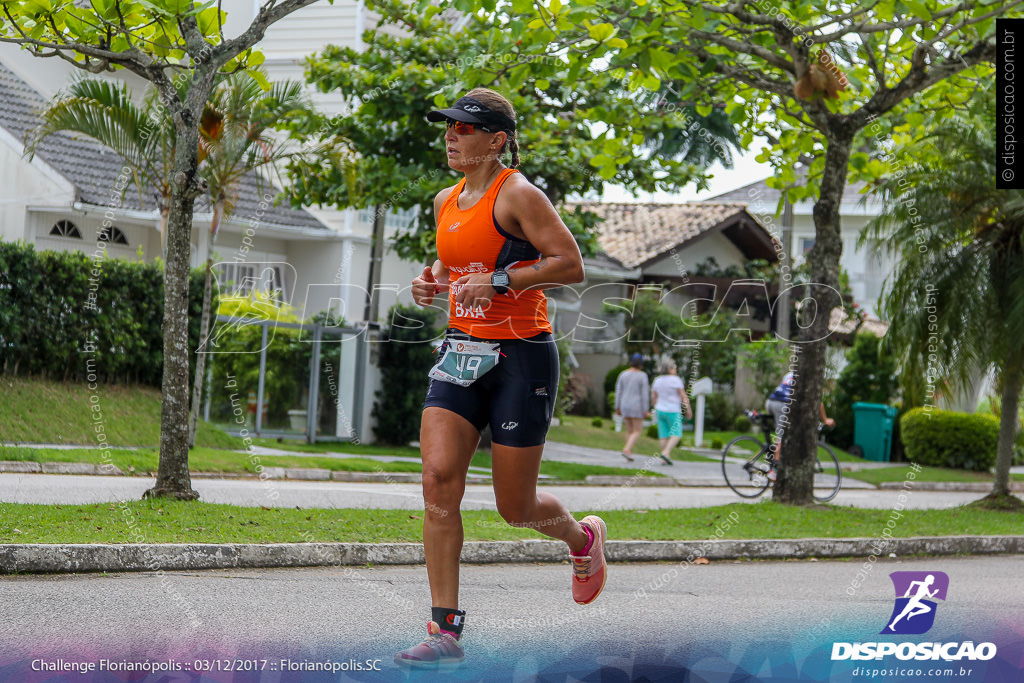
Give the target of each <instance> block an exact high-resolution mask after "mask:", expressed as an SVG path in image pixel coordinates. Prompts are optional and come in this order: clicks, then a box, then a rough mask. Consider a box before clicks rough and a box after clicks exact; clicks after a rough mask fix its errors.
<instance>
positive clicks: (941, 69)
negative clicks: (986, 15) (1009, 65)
mask: <svg viewBox="0 0 1024 683" xmlns="http://www.w3.org/2000/svg"><path fill="white" fill-rule="evenodd" d="M923 55H924V49H923V44H922V45H918V47H917V48H915V49H914V57H913V58H912V59H911V68H910V71H908V72H907V74H906V75H905V76H904V77H903V78H902V79H901V80H900V81H899V83H897V84H896V85H895V86H893V87H892V88H880V89H879V90H877V91H876V92H875V94H874V95H872V96H871V99H869V100H868V101H867V102H866V103H865V104H864V106H863V107H861V108H860V109H858V110H856V111H854V112H852V113H850V114H848V115H847V120H848V121H849V122H850V123H851V124H852V125H854V126H856V127H857V128H858V129H859V128H862V127H863V126H865V125H867V122H868V121H869V120H871V119H873V118H875V117H877V116H880V115H881V114H884V113H885V112H887V111H889V110H890V109H892V108H893V107H894V106H896V105H897V104H899V103H900V102H902V101H903V100H905V99H907V98H908V97H910V96H911V95H914V94H915V93H918V92H921V91H923V90H927V89H928V88H930V87H931V86H933V85H935V84H936V83H939V82H940V81H942V80H944V79H946V78H948V77H950V76H953V75H955V74H958V73H960V72H961V71H963V70H965V69H968V68H970V67H972V66H974V65H976V64H980V63H981V62H991V61H994V60H995V57H996V46H995V43H994V42H991V41H981V42H979V43H977V44H975V45H974V47H972V48H971V49H970V50H968V51H967V52H966V53H965V54H963V55H961V58H960V59H959V60H955V61H948V62H942V63H941V64H936V65H933V66H932V68H931V70H930V71H929V70H928V66H927V63H926V62H925V60H924V58H923Z"/></svg>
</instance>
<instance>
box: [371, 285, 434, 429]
mask: <svg viewBox="0 0 1024 683" xmlns="http://www.w3.org/2000/svg"><path fill="white" fill-rule="evenodd" d="M388 318H389V320H391V321H392V324H391V326H390V327H389V328H388V329H387V333H386V334H385V336H384V339H383V340H382V343H381V344H380V370H381V387H382V388H381V389H380V390H379V391H378V392H377V402H376V403H375V404H374V406H373V416H374V417H375V418H376V420H377V426H376V427H374V429H373V431H374V433H375V434H376V435H377V438H378V439H379V440H380V441H382V442H384V443H389V444H399V445H405V444H407V443H409V442H410V441H412V440H413V439H416V438H418V437H419V433H420V415H421V413H422V411H423V397H424V395H425V394H426V392H427V385H428V384H429V383H430V380H429V378H428V377H427V373H428V372H429V371H430V367H431V366H432V365H433V364H434V361H435V360H436V359H435V357H434V348H433V346H432V345H431V344H430V340H432V339H434V338H435V337H437V330H436V329H435V328H434V311H433V310H430V309H424V308H420V307H419V306H401V305H398V306H394V307H392V309H391V314H390V315H389V316H388ZM398 322H401V324H396V323H398Z"/></svg>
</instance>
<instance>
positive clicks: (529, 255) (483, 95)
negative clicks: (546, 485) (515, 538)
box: [395, 88, 607, 668]
mask: <svg viewBox="0 0 1024 683" xmlns="http://www.w3.org/2000/svg"><path fill="white" fill-rule="evenodd" d="M515 117H516V115H515V110H514V109H513V108H512V104H511V103H510V102H509V101H508V100H506V99H505V98H504V97H503V96H501V95H500V94H498V93H497V92H495V91H493V90H489V89H487V88H476V89H474V90H471V91H470V92H469V93H467V95H466V96H465V97H462V98H461V99H459V100H458V101H457V102H456V103H455V104H454V105H453V106H452V107H451V108H450V109H441V110H435V111H431V112H430V113H429V114H427V119H428V120H429V121H432V122H435V123H437V122H441V121H444V122H445V123H446V124H447V131H446V132H445V136H444V142H445V147H446V150H447V153H448V165H449V166H450V167H451V168H453V169H455V170H456V171H459V172H461V173H463V174H465V177H464V178H463V179H462V180H460V181H459V182H458V184H456V185H455V186H453V187H449V188H446V189H444V190H442V191H441V192H439V193H438V195H437V197H435V198H434V215H435V216H436V221H437V253H438V260H437V261H435V262H434V265H433V267H432V268H424V269H423V273H422V274H421V275H420V276H419V277H417V278H416V279H414V280H413V282H412V284H413V298H414V299H415V301H416V303H417V304H418V305H420V306H429V305H431V303H432V301H433V299H434V296H435V295H436V294H439V293H441V292H444V291H447V294H448V315H449V323H448V324H449V329H448V332H447V335H446V338H445V341H444V343H443V344H442V346H441V348H440V349H439V351H438V357H439V361H438V364H437V365H436V366H435V367H434V369H433V370H431V372H430V375H431V377H432V381H431V383H430V387H429V389H428V390H427V397H426V400H425V401H424V403H423V416H422V423H421V427H420V450H421V451H422V457H423V499H424V503H425V508H426V510H425V512H424V516H423V548H424V553H425V555H426V562H427V579H428V581H429V583H430V597H431V601H432V608H431V614H430V621H429V622H428V624H427V634H428V635H427V639H426V640H425V641H423V642H422V643H420V644H419V645H416V646H414V647H411V648H409V649H407V650H403V651H402V652H399V653H398V654H396V655H395V662H396V663H398V664H399V665H401V666H405V667H424V668H434V667H439V666H446V665H457V664H458V663H459V662H461V661H462V660H463V659H464V652H463V648H462V644H461V642H460V638H461V635H462V629H463V626H464V625H465V623H466V613H465V611H463V610H461V609H459V558H460V555H461V553H462V540H463V531H462V516H461V514H460V510H459V508H460V504H461V502H462V496H463V493H464V492H465V488H466V473H467V471H468V469H469V462H470V460H471V459H472V457H473V454H474V453H475V452H476V448H477V445H478V444H479V442H480V431H481V430H482V429H483V428H484V427H485V426H486V425H490V427H491V434H492V441H493V443H492V447H491V454H492V455H491V463H492V478H493V482H494V496H495V499H496V501H497V507H498V513H499V514H500V515H501V516H502V517H503V518H504V519H505V521H507V522H508V523H509V524H511V525H513V526H520V527H529V528H533V529H536V530H538V531H540V532H541V533H543V534H545V535H547V536H551V537H552V538H556V539H559V540H562V541H565V543H566V544H567V545H568V546H569V559H570V563H571V565H572V570H573V576H572V596H573V599H574V600H575V601H576V602H578V603H580V604H588V603H590V602H593V601H594V599H596V598H597V596H598V595H599V594H600V593H601V590H602V589H603V588H604V583H605V577H606V572H605V563H604V543H605V538H606V536H607V528H606V527H605V523H604V522H603V521H602V520H601V518H600V517H597V516H593V515H591V516H589V517H585V518H584V519H582V520H580V521H576V519H575V518H574V517H573V516H572V515H571V514H570V513H569V511H568V510H566V508H565V506H564V505H562V503H561V502H559V500H558V499H557V498H555V497H554V496H553V495H551V494H550V493H546V492H538V491H537V477H538V473H539V471H540V461H541V455H542V453H543V451H544V440H545V437H546V435H547V430H548V426H549V424H550V422H551V414H552V411H553V409H554V405H555V393H556V391H557V389H558V351H557V349H556V348H555V342H554V340H553V339H552V336H551V329H552V328H551V323H550V322H548V318H547V301H546V299H545V296H544V294H543V292H542V291H541V290H542V289H547V288H551V287H559V286H562V285H567V284H572V283H575V282H580V281H581V280H582V279H583V259H582V258H581V256H580V251H579V248H578V247H577V246H576V241H575V240H574V239H573V236H572V233H570V232H569V229H568V228H566V227H565V224H564V223H563V222H562V220H561V219H560V218H559V216H558V213H557V212H556V211H555V209H554V207H553V206H552V205H551V202H550V201H549V200H548V198H547V197H546V196H545V195H544V193H543V192H541V191H540V190H539V189H538V188H537V187H535V186H534V185H533V184H532V183H530V182H529V181H528V180H526V178H524V177H523V176H522V174H520V173H519V172H518V171H516V170H515V168H514V167H515V166H517V165H518V164H519V145H518V143H517V142H516V139H515V135H516V120H515ZM506 150H508V151H511V153H512V161H511V166H512V168H506V167H505V165H504V164H503V163H502V162H501V158H502V156H503V155H504V153H505V152H506Z"/></svg>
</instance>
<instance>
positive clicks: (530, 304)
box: [437, 168, 551, 339]
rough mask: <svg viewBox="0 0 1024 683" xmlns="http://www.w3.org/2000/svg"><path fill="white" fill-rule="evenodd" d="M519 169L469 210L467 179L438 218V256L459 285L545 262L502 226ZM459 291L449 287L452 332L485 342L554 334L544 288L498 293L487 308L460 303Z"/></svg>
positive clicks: (496, 183) (500, 177)
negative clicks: (504, 196)
mask: <svg viewBox="0 0 1024 683" xmlns="http://www.w3.org/2000/svg"><path fill="white" fill-rule="evenodd" d="M513 173H518V171H516V170H515V169H514V168H506V169H504V170H502V172H501V173H500V174H498V177H497V178H496V179H495V181H494V182H493V183H492V184H491V186H490V187H489V188H488V189H487V192H486V193H485V194H484V196H483V197H482V198H481V199H480V201H478V202H477V203H476V204H474V205H473V206H471V207H469V208H468V209H460V208H459V195H460V194H461V193H462V189H463V188H464V187H465V185H466V179H465V178H463V179H462V180H460V181H459V184H458V185H456V186H455V189H453V190H452V191H451V193H450V194H449V195H448V198H447V199H445V201H444V204H442V205H441V211H440V213H438V216H437V255H438V258H440V259H441V262H442V263H443V264H444V265H445V266H446V267H447V268H448V272H449V277H450V279H451V281H452V282H455V281H456V280H458V279H459V278H460V277H462V276H463V275H468V274H469V273H490V272H493V271H494V270H496V269H498V268H504V269H505V270H509V271H511V270H514V269H515V268H522V267H524V266H529V265H532V264H534V263H536V262H537V261H539V260H540V257H541V254H540V252H539V251H537V249H536V248H534V246H533V245H532V244H530V243H529V242H528V241H526V240H524V239H520V238H518V237H515V236H513V235H511V234H509V233H508V232H505V230H504V229H502V227H501V226H500V225H499V224H498V220H497V219H496V218H495V216H494V203H495V201H496V200H497V198H498V191H499V190H500V189H501V186H502V184H503V183H504V182H505V181H506V180H507V179H508V178H509V176H511V175H512V174H513ZM456 296H458V288H457V287H451V288H449V293H448V318H449V322H448V325H449V327H453V328H455V329H457V330H460V331H462V332H465V333H466V334H468V335H470V336H473V337H478V338H480V339H517V338H518V339H526V338H528V337H532V336H534V335H536V334H540V333H541V332H550V331H551V323H550V322H548V306H547V298H546V297H545V296H544V293H543V292H542V291H540V290H539V289H531V290H525V291H515V290H511V289H510V290H509V291H508V293H507V294H497V295H495V297H494V298H493V299H492V300H491V305H490V306H489V307H487V308H486V309H485V308H484V307H482V306H473V307H467V306H463V305H462V304H456V303H455V297H456Z"/></svg>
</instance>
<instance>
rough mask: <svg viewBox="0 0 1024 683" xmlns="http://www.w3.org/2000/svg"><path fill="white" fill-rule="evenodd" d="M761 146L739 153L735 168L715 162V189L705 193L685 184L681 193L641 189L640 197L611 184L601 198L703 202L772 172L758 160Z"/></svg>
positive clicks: (712, 187)
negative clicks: (654, 191) (651, 191)
mask: <svg viewBox="0 0 1024 683" xmlns="http://www.w3.org/2000/svg"><path fill="white" fill-rule="evenodd" d="M760 151H761V150H760V147H759V146H758V147H756V148H754V149H751V150H750V151H749V152H746V153H743V154H742V156H740V155H739V154H737V155H736V156H735V157H734V159H735V164H734V165H733V168H731V169H724V168H722V167H721V166H719V165H715V167H714V168H713V170H712V173H713V174H714V176H715V177H714V178H712V179H711V181H710V186H711V189H710V190H707V191H705V192H701V193H699V194H698V193H697V192H695V191H694V188H693V186H689V187H685V188H683V189H682V190H681V191H679V192H675V193H669V192H657V193H653V194H652V193H650V192H641V193H640V194H639V195H638V196H636V197H633V195H631V194H630V193H629V192H627V191H626V190H625V189H623V188H622V187H611V186H608V187H607V188H606V190H605V193H604V196H603V197H602V198H601V201H604V202H630V203H633V202H638V203H665V202H692V201H701V200H706V199H709V198H710V197H714V196H715V195H719V194H722V193H723V192H728V191H730V190H735V189H736V188H737V187H743V186H744V185H748V184H750V183H752V182H754V181H755V180H761V179H762V178H767V177H768V176H770V175H772V167H771V166H770V165H769V164H759V163H758V162H756V161H754V157H756V156H757V155H758V154H759V153H760Z"/></svg>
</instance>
